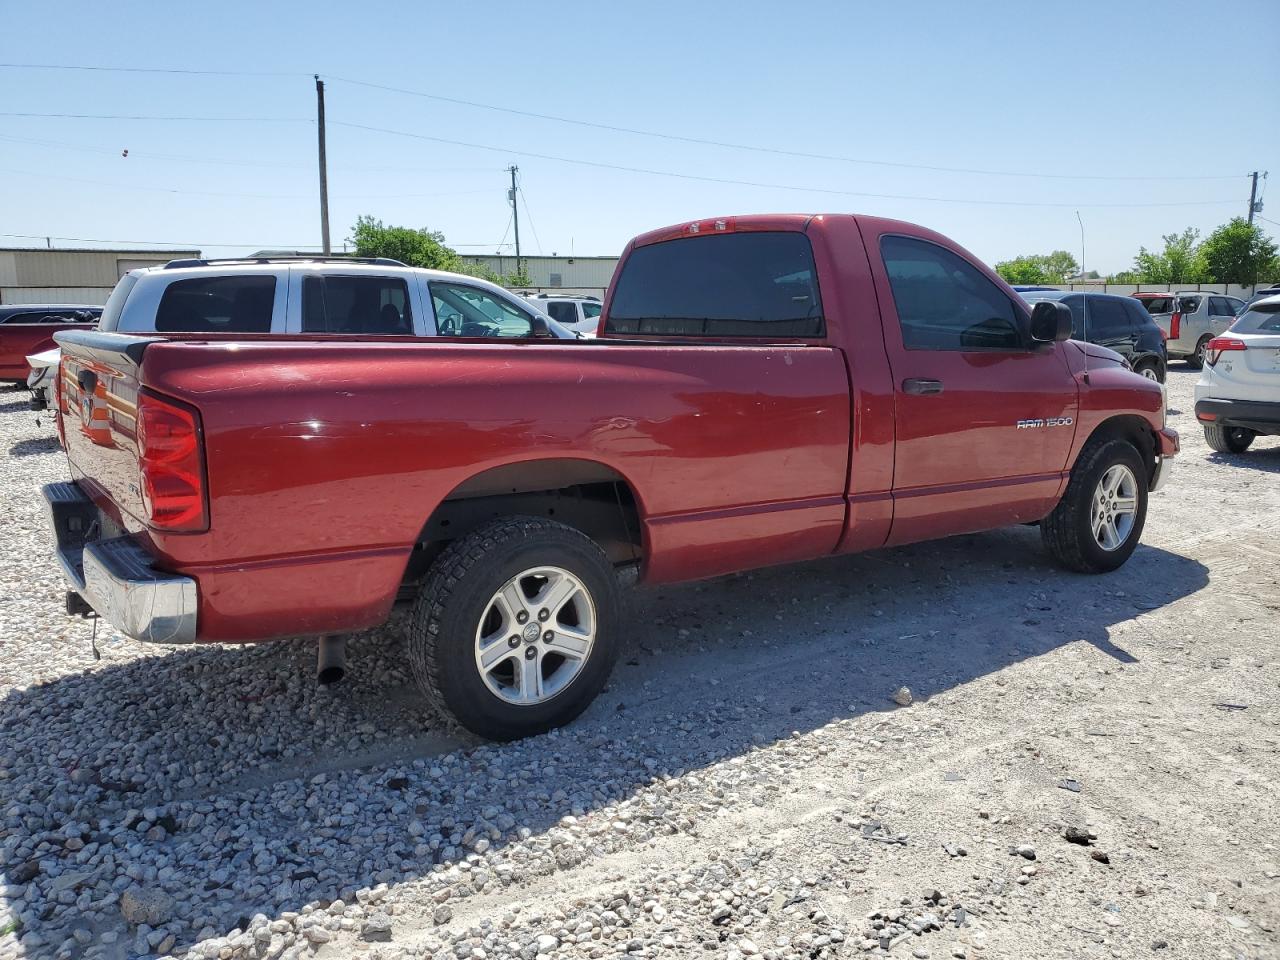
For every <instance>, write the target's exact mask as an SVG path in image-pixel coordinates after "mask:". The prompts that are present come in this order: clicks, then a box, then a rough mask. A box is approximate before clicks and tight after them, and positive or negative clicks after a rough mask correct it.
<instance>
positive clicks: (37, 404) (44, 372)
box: [27, 347, 62, 410]
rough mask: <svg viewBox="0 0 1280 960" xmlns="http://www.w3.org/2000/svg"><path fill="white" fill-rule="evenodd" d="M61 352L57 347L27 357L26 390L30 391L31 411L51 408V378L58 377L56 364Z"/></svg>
mask: <svg viewBox="0 0 1280 960" xmlns="http://www.w3.org/2000/svg"><path fill="white" fill-rule="evenodd" d="M61 359H62V351H61V350H59V349H58V348H57V347H54V348H53V349H52V350H44V351H42V352H40V353H32V354H28V355H27V363H28V364H30V366H31V372H30V373H29V374H27V389H28V390H30V391H31V409H32V410H48V409H49V408H50V407H52V406H53V378H54V377H56V376H57V375H58V362H59V361H60V360H61Z"/></svg>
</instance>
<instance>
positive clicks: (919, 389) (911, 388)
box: [902, 378, 942, 397]
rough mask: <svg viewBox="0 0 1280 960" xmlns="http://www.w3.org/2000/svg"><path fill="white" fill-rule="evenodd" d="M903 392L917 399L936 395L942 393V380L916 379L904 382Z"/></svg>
mask: <svg viewBox="0 0 1280 960" xmlns="http://www.w3.org/2000/svg"><path fill="white" fill-rule="evenodd" d="M902 392H903V393H910V394H912V395H914V396H917V397H923V396H926V395H929V394H934V393H941V392H942V381H941V380H917V379H914V378H912V379H910V380H903V381H902Z"/></svg>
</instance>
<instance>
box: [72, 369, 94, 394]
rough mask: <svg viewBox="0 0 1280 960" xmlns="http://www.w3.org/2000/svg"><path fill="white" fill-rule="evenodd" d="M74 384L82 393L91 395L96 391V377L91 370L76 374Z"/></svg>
mask: <svg viewBox="0 0 1280 960" xmlns="http://www.w3.org/2000/svg"><path fill="white" fill-rule="evenodd" d="M76 383H78V384H80V390H81V391H82V392H84V393H90V394H91V393H93V392H94V391H95V390H97V389H98V375H97V374H96V373H94V372H93V371H92V370H81V371H80V372H79V373H78V374H76Z"/></svg>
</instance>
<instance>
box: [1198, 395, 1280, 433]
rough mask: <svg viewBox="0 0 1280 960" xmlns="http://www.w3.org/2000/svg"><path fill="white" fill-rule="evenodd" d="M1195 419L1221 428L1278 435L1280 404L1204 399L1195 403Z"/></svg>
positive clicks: (1259, 401)
mask: <svg viewBox="0 0 1280 960" xmlns="http://www.w3.org/2000/svg"><path fill="white" fill-rule="evenodd" d="M1196 419H1197V420H1199V421H1200V422H1201V423H1216V424H1218V425H1220V426H1223V427H1243V428H1245V429H1246V430H1254V431H1256V432H1257V433H1266V434H1280V403H1272V402H1269V401H1266V400H1218V399H1214V398H1210V397H1205V398H1203V399H1200V400H1197V401H1196Z"/></svg>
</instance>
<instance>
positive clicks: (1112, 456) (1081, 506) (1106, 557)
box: [1040, 440, 1148, 573]
mask: <svg viewBox="0 0 1280 960" xmlns="http://www.w3.org/2000/svg"><path fill="white" fill-rule="evenodd" d="M1119 464H1123V465H1125V466H1127V467H1128V468H1129V469H1130V470H1131V471H1132V472H1133V476H1134V479H1135V480H1136V481H1137V482H1136V485H1135V499H1136V507H1135V510H1134V517H1133V526H1132V528H1131V529H1130V530H1129V534H1128V536H1127V538H1126V539H1125V540H1124V541H1123V543H1122V544H1121V545H1120V546H1119V547H1117V548H1115V549H1113V550H1106V549H1104V548H1103V547H1102V545H1101V544H1099V543H1098V541H1097V539H1095V537H1094V535H1093V525H1092V523H1091V516H1092V514H1091V511H1092V506H1093V498H1094V492H1095V491H1096V490H1097V488H1098V484H1099V482H1100V481H1101V480H1102V477H1103V475H1104V474H1105V473H1106V472H1107V471H1108V470H1110V469H1111V468H1112V467H1113V466H1117V465H1119ZM1147 484H1148V478H1147V465H1146V463H1145V462H1144V461H1143V459H1142V454H1140V453H1138V451H1137V449H1136V448H1135V447H1134V446H1133V444H1131V443H1129V442H1128V441H1126V440H1090V441H1089V442H1088V443H1087V444H1085V447H1084V449H1083V450H1081V451H1080V456H1079V458H1078V459H1077V460H1076V465H1075V467H1073V468H1072V470H1071V479H1070V480H1069V481H1067V490H1066V492H1065V493H1064V494H1063V495H1062V499H1061V500H1060V501H1059V502H1058V505H1057V506H1056V507H1054V509H1053V512H1052V513H1051V514H1049V516H1047V517H1045V518H1044V520H1043V521H1042V522H1041V524H1040V538H1041V540H1042V541H1043V542H1044V546H1045V549H1046V550H1047V551H1048V552H1049V555H1050V556H1052V557H1053V558H1054V560H1056V561H1057V562H1058V563H1060V564H1062V565H1063V566H1064V567H1067V568H1068V569H1071V570H1078V571H1079V572H1080V573H1108V572H1110V571H1112V570H1115V569H1116V568H1118V567H1120V566H1122V565H1123V564H1124V562H1125V561H1126V560H1128V559H1129V557H1130V555H1131V554H1132V553H1133V551H1134V550H1135V549H1137V546H1138V540H1139V539H1140V538H1141V536H1142V527H1143V525H1144V524H1145V523H1146V519H1147Z"/></svg>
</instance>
